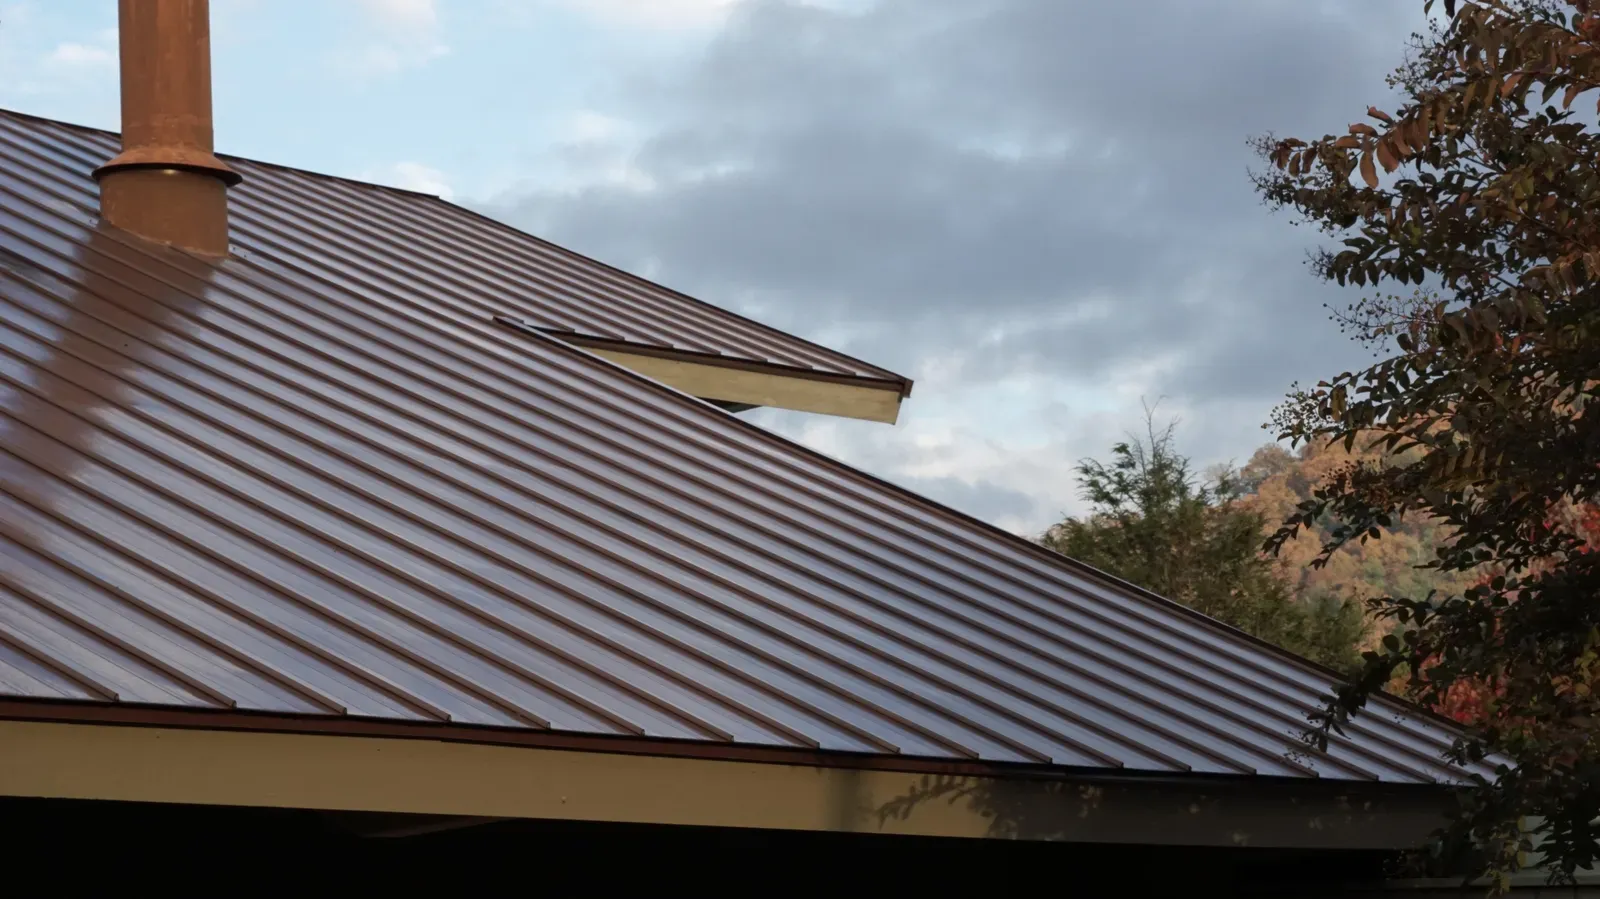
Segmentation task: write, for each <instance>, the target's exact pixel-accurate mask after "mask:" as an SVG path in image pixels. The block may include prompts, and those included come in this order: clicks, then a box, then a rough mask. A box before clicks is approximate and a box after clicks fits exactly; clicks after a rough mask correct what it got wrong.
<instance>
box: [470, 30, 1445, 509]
mask: <svg viewBox="0 0 1600 899" xmlns="http://www.w3.org/2000/svg"><path fill="white" fill-rule="evenodd" d="M1420 21H1421V19H1420V2H1417V3H1409V2H1400V3H1397V2H1395V0H1340V2H1337V3H1335V2H1322V0H1230V2H1227V3H1194V2H1192V0H1152V2H1144V3H1126V2H1092V3H1066V2H1039V0H880V2H877V3H875V4H873V5H872V6H871V7H870V8H869V9H868V10H867V11H865V12H860V13H841V12H836V11H829V10H827V9H822V8H818V7H815V6H810V5H806V4H802V3H796V2H791V0H748V2H747V3H746V4H745V6H744V7H743V8H742V10H741V11H740V12H739V13H737V14H736V15H735V16H734V17H733V18H732V20H731V21H730V23H729V24H728V26H727V27H726V29H725V30H724V32H723V33H721V34H720V35H719V36H718V37H717V38H716V39H715V40H714V41H713V42H712V43H711V44H710V45H709V46H708V47H707V48H706V50H705V52H704V53H703V54H702V55H701V56H699V57H698V58H697V59H696V60H695V61H694V63H693V64H692V65H691V66H689V67H688V68H687V69H685V70H682V71H677V72H672V73H667V74H660V75H655V76H651V77H644V76H642V75H635V76H634V77H633V78H632V79H631V80H630V81H629V82H628V86H627V88H626V90H625V91H624V94H625V99H626V100H627V101H628V103H629V104H630V106H629V108H628V109H625V110H623V112H625V113H626V114H628V115H629V116H630V117H631V118H633V119H634V120H635V121H638V122H641V123H644V126H645V127H646V129H647V134H648V136H647V137H646V138H645V139H644V141H643V142H642V143H641V144H639V145H638V146H637V147H636V148H635V150H634V152H633V154H632V158H631V165H632V167H633V169H634V170H635V171H636V174H637V175H638V176H639V177H640V178H642V179H643V180H645V181H646V182H647V183H648V184H649V186H648V187H647V188H646V187H641V186H639V184H637V183H628V182H622V183H617V182H607V183H599V184H594V185H590V186H588V187H585V188H582V189H578V190H530V191H524V192H520V193H514V194H512V195H508V196H504V197H501V198H498V199H497V200H496V201H495V202H494V204H493V211H494V212H495V213H496V214H498V215H501V216H502V217H505V218H508V219H509V220H511V221H513V222H516V223H517V224H521V225H524V226H528V227H531V228H533V229H535V230H538V231H540V232H542V233H544V234H547V235H549V236H551V237H553V238H555V239H557V240H560V241H563V242H565V243H568V244H570V245H572V246H574V247H575V248H577V249H580V250H583V251H586V252H589V253H593V254H596V255H598V256H600V257H602V258H605V259H607V260H608V261H612V262H615V263H618V264H621V265H623V266H626V267H631V268H634V269H636V270H641V271H647V272H649V274H650V275H651V276H652V277H655V278H656V279H658V280H661V281H663V282H665V283H668V284H671V285H673V286H675V287H679V288H681V289H685V290H688V291H690V292H693V293H696V294H698V295H700V296H702V297H704V298H706V299H709V300H712V301H714V302H720V303H724V304H727V305H732V306H738V307H743V308H746V309H755V310H758V314H760V315H761V317H763V318H764V319H766V320H768V321H771V322H773V323H774V324H778V325H780V326H785V327H788V328H789V329H791V330H795V331H798V332H800V333H805V334H809V335H818V336H826V337H827V338H828V339H829V342H830V343H832V344H833V345H836V346H839V345H841V343H844V344H845V345H844V346H842V347H841V348H843V349H847V350H849V351H851V352H854V353H856V354H858V355H862V356H864V357H867V358H870V359H872V360H873V361H875V362H878V363H880V364H884V365H887V366H889V367H893V368H896V369H898V370H902V371H906V372H907V373H909V374H913V375H920V374H923V373H924V371H925V369H927V368H928V366H929V365H930V364H931V363H932V362H933V361H935V360H936V361H938V363H939V365H940V366H941V368H940V371H942V372H945V373H946V374H945V376H944V377H945V380H944V381H942V382H941V383H943V384H945V385H946V386H950V385H954V386H957V387H960V388H962V392H963V395H977V394H978V393H979V392H978V391H977V390H975V389H974V388H976V387H980V386H981V385H983V384H986V383H998V382H1000V381H1002V380H1004V379H1007V378H1016V377H1019V376H1028V377H1034V378H1039V379H1044V380H1046V381H1050V382H1052V383H1059V384H1071V385H1076V389H1077V390H1078V392H1079V393H1080V394H1083V393H1085V392H1087V393H1093V392H1094V391H1096V390H1098V389H1101V388H1104V389H1105V390H1107V391H1109V390H1110V389H1111V388H1113V387H1114V386H1116V384H1118V383H1120V381H1119V379H1124V378H1127V377H1130V375H1129V374H1128V373H1129V372H1131V371H1135V370H1144V371H1145V373H1144V375H1143V377H1145V378H1146V382H1145V383H1144V386H1145V387H1147V388H1148V390H1149V391H1150V392H1151V393H1152V394H1155V393H1159V394H1164V395H1167V396H1169V397H1172V398H1173V399H1174V401H1175V405H1176V406H1177V407H1178V408H1180V409H1182V410H1184V411H1185V415H1186V418H1188V419H1189V420H1191V421H1193V420H1194V419H1196V418H1200V419H1202V421H1203V424H1202V426H1201V427H1200V428H1199V431H1200V432H1201V434H1203V435H1204V436H1203V439H1204V443H1203V444H1201V445H1196V444H1192V443H1191V444H1189V446H1188V449H1190V450H1191V451H1192V452H1194V453H1195V454H1196V455H1197V456H1202V457H1205V456H1220V455H1240V454H1242V453H1247V452H1248V449H1249V447H1250V446H1253V445H1254V444H1255V443H1257V442H1259V441H1260V440H1261V439H1262V434H1261V432H1260V431H1259V430H1257V428H1256V427H1255V426H1256V425H1257V424H1258V423H1259V422H1260V421H1261V420H1262V419H1263V418H1264V417H1265V415H1266V412H1267V409H1268V408H1269V407H1270V405H1271V404H1272V403H1273V402H1274V401H1275V399H1276V398H1277V397H1279V396H1281V395H1282V393H1283V391H1284V388H1285V387H1286V386H1287V385H1288V383H1289V382H1290V381H1292V380H1295V379H1305V378H1316V377H1319V376H1322V375H1326V374H1329V373H1332V372H1333V371H1337V370H1339V369H1340V368H1342V367H1347V366H1348V365H1349V364H1351V363H1353V362H1355V361H1359V359H1360V358H1361V355H1360V350H1359V349H1358V348H1356V347H1353V346H1351V345H1350V344H1348V343H1347V342H1345V341H1344V340H1343V339H1342V338H1341V337H1340V335H1339V334H1338V332H1337V330H1336V329H1335V328H1333V327H1332V326H1330V325H1329V324H1328V323H1327V322H1326V310H1324V309H1323V308H1322V304H1323V303H1324V302H1327V301H1330V300H1332V301H1335V302H1342V301H1343V299H1342V298H1341V295H1340V294H1339V293H1338V292H1337V291H1335V290H1333V289H1332V288H1329V287H1326V286H1324V285H1319V284H1317V283H1315V282H1313V281H1312V279H1311V278H1310V276H1309V274H1308V273H1307V272H1306V270H1305V267H1304V265H1303V259H1304V249H1305V248H1306V246H1307V245H1308V244H1309V243H1310V241H1311V240H1312V239H1313V237H1314V234H1313V233H1312V232H1310V231H1308V230H1306V229H1293V228H1290V227H1288V224H1287V222H1286V221H1285V220H1284V219H1283V218H1281V217H1277V218H1274V217H1272V216H1269V215H1268V214H1267V213H1266V212H1265V210H1263V209H1262V207H1261V206H1260V204H1259V202H1258V201H1257V199H1256V197H1255V196H1254V194H1253V193H1252V191H1251V188H1250V185H1249V181H1248V179H1247V177H1246V173H1247V169H1248V167H1249V166H1250V165H1251V164H1252V163H1253V161H1254V160H1253V159H1252V157H1251V156H1250V153H1249V151H1248V149H1247V148H1246V146H1245V140H1246V138H1248V137H1249V136H1251V135H1253V134H1257V133H1261V132H1264V131H1268V130H1275V131H1278V132H1280V133H1301V134H1305V133H1312V134H1321V133H1323V132H1326V131H1330V130H1335V129H1338V128H1340V127H1341V126H1342V124H1343V123H1345V122H1348V121H1353V120H1354V119H1355V117H1357V116H1358V115H1359V114H1360V111H1361V110H1363V109H1365V107H1366V105H1367V104H1368V103H1370V102H1374V101H1381V100H1382V99H1383V98H1384V97H1385V96H1386V88H1385V87H1384V85H1383V75H1384V74H1385V72H1386V71H1387V70H1388V69H1390V68H1392V67H1393V65H1394V64H1396V63H1398V62H1399V61H1400V58H1401V52H1402V48H1403V41H1404V38H1405V36H1406V34H1407V33H1408V32H1409V31H1410V30H1413V29H1414V28H1415V27H1416V26H1417V25H1418V24H1420ZM841 334H842V335H844V337H845V340H844V341H841V340H839V339H837V338H838V336H839V335H841ZM1152 360H1168V364H1166V365H1165V366H1164V367H1162V366H1157V367H1156V368H1155V369H1150V364H1151V362H1152ZM1146 369H1149V370H1146ZM1049 399H1050V398H1047V397H1041V398H1040V399H1039V402H1040V403H1044V402H1047V401H1049ZM917 401H918V400H917V399H914V400H913V404H915V403H916V402H917ZM908 411H909V410H908ZM1128 411H1129V417H1130V418H1136V417H1137V415H1138V409H1137V408H1135V407H1130V409H1129V410H1128ZM944 414H946V415H947V416H956V417H958V418H959V415H960V413H959V412H946V413H944ZM852 433H855V432H852ZM1120 434H1121V432H1120V431H1117V432H1116V433H1114V434H1104V435H1099V434H1095V435H1084V436H1085V443H1084V445H1083V446H1082V448H1081V450H1079V451H1080V452H1100V451H1103V449H1104V447H1103V446H1101V445H1100V444H1101V443H1108V442H1110V441H1114V440H1115V439H1118V438H1119V437H1120ZM1229 434H1233V435H1234V436H1232V437H1230V436H1228V435H1229ZM990 436H991V437H992V438H994V439H997V440H1001V441H1003V440H1004V439H1006V435H990ZM1089 438H1094V439H1092V440H1090V439H1089ZM868 440H869V442H870V444H871V446H870V448H869V447H868V446H867V444H865V443H863V444H862V445H861V450H860V452H861V455H862V458H863V459H867V458H873V459H880V458H882V459H890V458H892V457H893V456H894V455H895V454H894V452H893V451H892V444H893V440H894V438H893V437H891V436H888V435H874V436H872V437H871V438H868ZM1073 446H1074V448H1077V445H1076V444H1074V445H1073ZM844 454H845V455H847V456H849V455H850V453H849V452H848V451H847V450H846V451H844ZM1070 462H1071V459H1063V460H1062V466H1063V468H1067V467H1070ZM883 464H885V465H886V466H888V467H889V468H891V469H892V468H893V465H892V462H884V463H883ZM886 473H887V472H886ZM938 477H939V476H935V477H934V480H931V481H928V484H929V485H930V487H933V488H935V489H936V490H939V491H943V493H946V494H948V496H949V498H951V499H953V500H956V501H958V505H961V506H962V507H963V508H967V509H969V510H971V511H974V512H977V513H979V514H984V515H987V516H989V517H991V518H995V517H998V516H1003V515H1013V516H1016V515H1021V514H1022V512H1021V506H1020V505H1019V503H1020V502H1021V499H1019V498H1018V496H1013V494H1015V493H1016V487H1015V485H1011V486H1007V485H1001V484H998V483H995V484H990V485H989V487H990V489H991V491H992V492H991V494H990V495H989V496H988V497H979V496H978V495H977V494H975V493H973V492H972V490H973V489H977V488H971V486H970V484H971V482H970V481H968V480H965V479H963V480H962V481H961V483H962V485H963V486H962V487H961V488H959V489H957V488H949V489H945V488H944V487H939V486H938V485H939V484H941V483H943V482H942V481H939V480H938ZM900 479H901V480H905V478H900ZM981 486H982V485H981V484H980V488H981ZM1044 504H1045V505H1048V504H1049V503H1048V502H1045V503H1044Z"/></svg>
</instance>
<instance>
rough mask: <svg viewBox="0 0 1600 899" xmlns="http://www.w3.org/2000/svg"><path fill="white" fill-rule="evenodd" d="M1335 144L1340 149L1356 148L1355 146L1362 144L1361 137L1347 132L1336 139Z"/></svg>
mask: <svg viewBox="0 0 1600 899" xmlns="http://www.w3.org/2000/svg"><path fill="white" fill-rule="evenodd" d="M1333 146H1334V148H1335V149H1339V150H1354V149H1355V148H1357V147H1359V146H1361V141H1360V139H1358V138H1356V137H1354V136H1352V135H1348V134H1347V135H1345V136H1344V137H1341V138H1339V139H1338V140H1336V141H1334V142H1333Z"/></svg>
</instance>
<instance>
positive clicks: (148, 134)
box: [94, 0, 240, 256]
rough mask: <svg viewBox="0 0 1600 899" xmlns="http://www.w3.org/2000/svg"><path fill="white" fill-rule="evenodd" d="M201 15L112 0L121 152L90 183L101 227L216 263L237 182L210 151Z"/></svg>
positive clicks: (185, 7) (168, 1)
mask: <svg viewBox="0 0 1600 899" xmlns="http://www.w3.org/2000/svg"><path fill="white" fill-rule="evenodd" d="M210 12H211V11H210V4H209V2H208V0H120V3H119V6H118V29H119V35H118V36H119V40H120V52H121V64H122V153H121V154H119V155H118V156H117V157H116V158H114V159H112V160H111V161H110V162H107V163H106V164H105V165H103V166H101V167H100V168H98V169H96V170H95V173H94V176H95V179H96V180H98V181H99V182H100V214H101V217H102V218H103V219H104V220H105V221H106V222H107V223H108V224H111V225H115V226H117V227H119V228H123V229H125V230H128V231H131V232H133V233H135V234H138V235H139V236H140V237H143V238H146V239H148V240H152V241H156V242H158V243H165V244H171V245H173V246H175V247H179V248H181V249H186V250H191V251H194V252H198V253H203V254H206V255H212V256H223V255H226V254H227V252H228V198H227V188H228V186H229V185H233V184H237V183H238V182H239V181H240V176H239V173H237V172H235V171H234V170H233V169H231V168H229V167H228V166H227V164H226V163H224V162H223V161H222V160H220V159H218V158H217V157H216V156H215V155H214V154H213V152H212V148H213V146H214V144H213V135H212V119H211V15H210Z"/></svg>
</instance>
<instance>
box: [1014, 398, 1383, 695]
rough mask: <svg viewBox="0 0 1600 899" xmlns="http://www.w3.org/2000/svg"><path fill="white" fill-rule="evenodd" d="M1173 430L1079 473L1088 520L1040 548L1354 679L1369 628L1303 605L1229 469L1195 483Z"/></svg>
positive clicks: (1122, 447)
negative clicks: (1265, 549) (1267, 550)
mask: <svg viewBox="0 0 1600 899" xmlns="http://www.w3.org/2000/svg"><path fill="white" fill-rule="evenodd" d="M1172 432H1173V428H1172V427H1171V426H1169V427H1167V428H1166V429H1165V430H1163V431H1160V432H1157V431H1156V430H1155V429H1154V428H1153V427H1152V428H1151V429H1150V430H1149V434H1148V437H1147V439H1146V440H1142V441H1137V440H1136V441H1134V442H1131V443H1119V444H1117V445H1116V446H1115V447H1113V448H1112V451H1111V455H1112V458H1111V461H1110V463H1109V464H1107V463H1102V462H1098V461H1095V460H1087V461H1084V462H1082V463H1080V464H1079V465H1078V469H1077V470H1078V474H1079V483H1080V484H1081V485H1082V488H1083V496H1084V498H1085V499H1087V500H1088V501H1089V502H1090V503H1091V504H1092V505H1093V511H1092V512H1091V513H1090V514H1089V516H1088V517H1086V518H1081V519H1080V518H1068V519H1066V520H1065V521H1063V522H1061V523H1060V524H1058V525H1055V526H1054V527H1052V528H1051V529H1050V530H1049V531H1048V532H1047V533H1046V534H1045V536H1044V538H1043V540H1042V542H1043V543H1044V544H1045V545H1046V546H1048V547H1050V548H1052V549H1054V550H1056V551H1058V552H1061V553H1063V554H1065V555H1068V556H1071V557H1072V558H1074V559H1077V560H1078V561H1080V562H1084V563H1086V564H1089V565H1093V566H1094V567H1096V568H1099V569H1100V570H1102V571H1105V572H1107V573H1108V574H1112V575H1115V576H1117V577H1120V578H1122V579H1123V580H1126V581H1129V582H1131V583H1134V584H1137V585H1139V586H1140V587H1144V588H1145V589H1147V590H1150V591H1152V592H1155V593H1157V594H1159V595H1161V596H1164V597H1167V598H1168V599H1172V600H1175V601H1177V602H1180V603H1183V604H1184V605H1186V606H1189V607H1190V608H1192V609H1195V610H1197V611H1200V612H1203V613H1205V614H1207V615H1210V616H1211V617H1213V618H1216V619H1218V620H1221V621H1223V622H1226V623H1228V624H1231V625H1233V626H1234V627H1237V628H1239V629H1240V630H1243V631H1245V632H1247V633H1250V634H1254V635H1255V636H1257V637H1260V638H1261V639H1263V640H1267V641H1270V642H1272V643H1276V644H1278V645H1279V646H1282V647H1284V648H1286V649H1289V650H1291V651H1293V652H1296V653H1299V654H1301V655H1303V656H1305V657H1306V658H1309V659H1312V660H1314V661H1317V662H1321V663H1323V664H1325V665H1329V666H1332V667H1335V668H1338V669H1340V670H1342V671H1351V670H1353V669H1354V668H1355V666H1356V665H1357V664H1358V662H1359V656H1358V655H1357V651H1356V646H1357V643H1358V642H1359V641H1360V639H1361V637H1362V633H1363V631H1364V624H1363V621H1362V618H1361V611H1360V609H1359V607H1357V606H1356V605H1355V604H1353V603H1345V602H1342V601H1340V600H1338V599H1335V598H1331V597H1330V598H1327V599H1324V600H1322V601H1318V602H1315V603H1297V602H1295V601H1294V599H1293V589H1292V587H1291V585H1290V584H1289V582H1288V581H1286V580H1285V579H1284V578H1283V577H1282V576H1281V575H1280V573H1279V571H1278V569H1277V567H1276V565H1275V564H1274V562H1273V561H1272V559H1270V558H1268V557H1266V556H1264V555H1263V554H1262V553H1261V537H1262V534H1263V532H1264V530H1265V527H1266V519H1265V518H1263V517H1262V516H1261V515H1260V514H1259V513H1257V512H1254V511H1251V510H1249V509H1247V508H1245V507H1244V506H1242V505H1240V504H1239V503H1238V500H1239V498H1240V497H1241V495H1242V487H1241V484H1240V482H1239V481H1238V480H1237V479H1236V477H1235V474H1234V473H1233V472H1231V471H1222V472H1219V473H1218V474H1217V475H1216V476H1215V477H1214V478H1212V479H1211V482H1210V483H1207V484H1202V483H1199V481H1198V479H1197V478H1195V476H1194V475H1193V474H1192V473H1191V471H1190V468H1189V460H1188V459H1186V458H1184V457H1183V456H1181V455H1179V454H1178V453H1177V452H1176V451H1175V449H1174V448H1173V440H1172Z"/></svg>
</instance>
